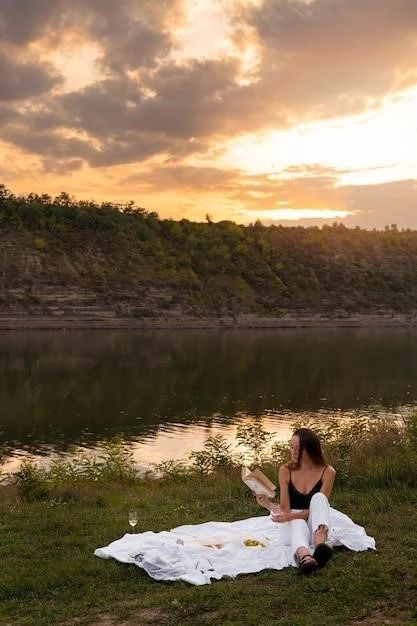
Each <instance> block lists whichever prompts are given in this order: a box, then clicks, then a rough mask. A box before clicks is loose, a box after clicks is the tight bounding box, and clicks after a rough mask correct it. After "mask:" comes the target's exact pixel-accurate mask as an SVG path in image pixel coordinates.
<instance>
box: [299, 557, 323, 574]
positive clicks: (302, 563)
mask: <svg viewBox="0 0 417 626" xmlns="http://www.w3.org/2000/svg"><path fill="white" fill-rule="evenodd" d="M297 563H298V567H299V568H300V572H301V573H302V574H305V575H306V576H307V575H308V574H312V573H313V572H314V571H316V569H318V567H319V565H318V563H317V561H316V559H315V557H314V556H311V554H305V555H304V556H301V557H299V556H297Z"/></svg>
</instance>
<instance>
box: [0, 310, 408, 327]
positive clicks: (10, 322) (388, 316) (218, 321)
mask: <svg viewBox="0 0 417 626" xmlns="http://www.w3.org/2000/svg"><path fill="white" fill-rule="evenodd" d="M416 327H417V314H416V313H415V312H413V313H410V314H400V313H384V314H369V315H366V314H352V315H345V314H338V313H335V314H332V315H327V316H326V315H321V314H308V313H305V314H303V313H300V314H294V313H291V314H286V315H282V316H279V317H266V316H257V315H241V316H236V317H192V316H181V317H174V316H165V317H163V316H159V317H145V318H140V319H137V318H133V317H114V316H110V315H109V316H102V317H101V316H85V317H77V316H68V317H67V316H32V315H18V316H6V315H4V316H0V331H1V330H54V329H56V330H83V329H85V330H95V329H96V330H112V329H113V330H148V329H149V330H153V329H155V330H163V329H165V330H176V329H178V330H180V329H184V330H186V329H190V330H191V329H195V330H198V329H233V328H235V329H242V330H243V329H252V328H253V329H257V328H259V329H262V328H265V329H274V328H416Z"/></svg>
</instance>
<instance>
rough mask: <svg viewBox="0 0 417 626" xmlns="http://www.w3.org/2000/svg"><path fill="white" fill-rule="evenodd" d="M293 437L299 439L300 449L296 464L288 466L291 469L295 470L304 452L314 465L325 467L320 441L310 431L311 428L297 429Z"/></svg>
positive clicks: (312, 431)
mask: <svg viewBox="0 0 417 626" xmlns="http://www.w3.org/2000/svg"><path fill="white" fill-rule="evenodd" d="M294 436H297V437H298V438H299V440H300V447H299V450H298V459H297V463H292V462H290V463H289V464H288V465H289V467H290V468H291V469H295V468H296V467H299V466H300V461H301V457H302V455H303V452H304V451H305V452H306V454H308V456H309V457H310V459H311V460H312V461H313V463H315V464H316V465H321V466H323V465H327V463H326V460H325V458H324V455H323V451H322V449H321V443H320V439H319V438H318V437H317V435H316V433H315V432H314V430H311V428H297V429H296V430H295V431H294V432H293V437H294Z"/></svg>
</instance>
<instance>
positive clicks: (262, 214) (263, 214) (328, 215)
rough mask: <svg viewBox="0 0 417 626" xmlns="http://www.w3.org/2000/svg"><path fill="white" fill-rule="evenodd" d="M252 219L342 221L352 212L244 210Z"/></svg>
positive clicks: (328, 210) (335, 210)
mask: <svg viewBox="0 0 417 626" xmlns="http://www.w3.org/2000/svg"><path fill="white" fill-rule="evenodd" d="M243 213H244V214H246V215H247V216H248V217H251V218H252V219H259V220H273V221H277V222H279V221H299V220H305V219H326V220H329V219H343V218H344V217H347V216H348V215H352V211H343V210H339V209H307V208H306V209H266V210H260V211H250V210H244V211H243Z"/></svg>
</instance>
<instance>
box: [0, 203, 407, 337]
mask: <svg viewBox="0 0 417 626" xmlns="http://www.w3.org/2000/svg"><path fill="white" fill-rule="evenodd" d="M129 210H130V209H129ZM416 310H417V232H414V231H404V232H399V231H398V230H395V229H394V230H389V229H388V230H386V231H381V232H377V231H372V232H370V231H364V230H348V229H346V228H344V227H342V226H338V225H336V226H335V227H332V228H330V227H329V228H327V229H325V228H323V229H318V228H310V229H303V228H276V227H269V228H265V227H263V226H262V225H257V224H255V225H253V226H248V227H244V226H239V225H237V224H234V223H232V222H230V223H229V222H225V223H219V224H213V223H210V224H197V223H192V222H188V221H187V220H181V221H180V222H173V221H171V220H159V218H157V217H155V216H154V215H152V214H146V212H145V213H143V212H141V211H140V210H138V212H136V213H133V214H131V213H129V212H128V213H126V214H125V213H120V212H119V211H118V210H116V209H115V208H111V207H110V208H108V209H106V210H105V209H103V208H100V207H97V206H93V208H91V207H89V206H88V207H87V208H86V207H84V206H83V205H76V206H72V205H71V206H70V205H67V204H65V205H63V206H62V205H59V204H58V205H55V204H53V203H52V204H51V203H49V201H48V202H46V204H42V203H41V202H40V201H39V199H36V198H35V200H28V199H26V200H25V199H16V198H13V197H12V198H9V197H8V198H6V200H5V201H4V202H3V206H2V204H1V202H0V320H12V319H21V320H22V319H32V320H34V319H41V318H42V319H49V320H55V321H56V323H57V324H59V320H60V319H66V320H87V321H90V322H91V323H93V322H94V321H95V322H96V323H97V324H98V325H99V322H103V323H108V324H110V322H112V323H113V322H114V323H116V322H117V323H118V324H119V325H126V324H127V325H128V322H129V321H130V322H131V323H132V324H133V322H134V323H135V325H142V326H144V325H146V324H148V325H149V326H152V325H154V326H155V324H160V325H164V324H165V325H166V326H177V325H178V326H181V325H184V324H189V320H194V321H193V322H192V324H193V325H194V326H196V327H198V326H199V325H204V324H206V325H209V326H210V325H226V326H229V325H245V326H266V325H270V326H292V325H296V326H303V325H322V324H331V325H346V326H348V325H358V324H362V323H363V322H364V319H365V318H364V316H366V317H367V319H368V320H369V319H371V318H372V317H374V318H375V319H376V320H377V323H380V321H381V320H383V324H384V325H390V324H394V323H401V324H407V325H414V323H415V320H416V317H417V316H416ZM185 320H188V321H185ZM358 320H359V321H358ZM361 320H362V321H361Z"/></svg>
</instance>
